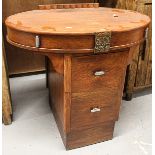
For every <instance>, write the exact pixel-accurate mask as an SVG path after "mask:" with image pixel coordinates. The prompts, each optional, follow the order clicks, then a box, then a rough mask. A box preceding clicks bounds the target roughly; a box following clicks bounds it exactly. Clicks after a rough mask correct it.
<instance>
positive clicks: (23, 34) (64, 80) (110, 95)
mask: <svg viewBox="0 0 155 155" xmlns="http://www.w3.org/2000/svg"><path fill="white" fill-rule="evenodd" d="M149 22H150V19H149V17H148V16H146V15H142V14H140V13H137V12H134V11H129V10H128V11H127V10H120V9H111V8H100V7H98V8H95V7H94V8H68V9H65V8H55V9H48V10H47V9H43V10H32V11H27V12H22V13H18V14H15V15H12V16H10V17H8V18H7V20H6V26H7V40H8V42H9V43H10V44H12V45H14V46H17V47H20V48H24V49H28V50H27V52H32V51H33V52H34V53H38V54H43V55H45V56H47V57H48V59H49V63H48V87H49V92H50V104H51V107H52V111H53V114H54V117H55V120H56V122H57V125H58V128H59V131H60V134H61V137H62V139H63V142H64V145H65V147H66V149H73V148H77V147H82V146H86V145H89V144H93V143H97V142H101V141H106V140H109V139H112V137H113V131H114V125H115V121H117V120H118V116H119V109H120V104H121V100H122V92H123V86H124V79H125V73H126V67H127V65H128V64H129V63H130V62H131V60H132V54H133V51H134V50H133V49H134V48H135V47H136V46H137V45H138V44H140V42H142V41H143V40H144V39H145V36H146V35H147V27H148V24H149ZM32 61H33V60H32ZM51 132H52V131H51Z"/></svg>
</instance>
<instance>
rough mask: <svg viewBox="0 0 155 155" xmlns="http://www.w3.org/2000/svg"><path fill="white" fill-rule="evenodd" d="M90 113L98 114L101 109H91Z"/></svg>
mask: <svg viewBox="0 0 155 155" xmlns="http://www.w3.org/2000/svg"><path fill="white" fill-rule="evenodd" d="M90 111H91V112H99V111H101V109H100V108H93V109H91V110H90Z"/></svg>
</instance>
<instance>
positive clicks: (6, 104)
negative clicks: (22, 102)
mask: <svg viewBox="0 0 155 155" xmlns="http://www.w3.org/2000/svg"><path fill="white" fill-rule="evenodd" d="M2 116H3V123H4V124H5V125H8V124H11V122H12V117H11V116H12V106H11V96H10V88H9V81H8V73H7V66H6V57H5V51H4V44H3V58H2Z"/></svg>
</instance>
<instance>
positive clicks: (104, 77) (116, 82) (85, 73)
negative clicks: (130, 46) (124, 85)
mask: <svg viewBox="0 0 155 155" xmlns="http://www.w3.org/2000/svg"><path fill="white" fill-rule="evenodd" d="M127 58H128V51H124V52H116V53H108V54H101V55H91V56H81V57H73V58H72V93H78V92H92V91H102V90H103V89H106V88H110V89H112V90H118V88H119V86H120V84H121V82H122V80H123V79H122V78H123V77H124V74H125V69H126V62H127Z"/></svg>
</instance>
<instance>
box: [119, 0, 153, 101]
mask: <svg viewBox="0 0 155 155" xmlns="http://www.w3.org/2000/svg"><path fill="white" fill-rule="evenodd" d="M117 8H122V9H130V10H134V11H138V12H140V13H143V14H146V15H148V16H149V17H150V18H151V19H152V0H139V1H134V0H131V1H124V0H118V2H117ZM133 59H134V61H133V62H132V63H131V65H130V66H129V67H128V70H127V78H126V79H127V80H126V85H125V97H126V99H127V100H131V99H132V94H133V92H134V91H137V90H141V89H144V88H148V87H151V85H152V23H150V25H149V31H148V36H147V38H146V41H144V42H143V43H142V44H141V45H139V46H137V47H136V48H135V49H134V55H133Z"/></svg>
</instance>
